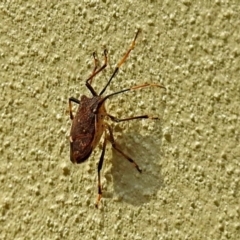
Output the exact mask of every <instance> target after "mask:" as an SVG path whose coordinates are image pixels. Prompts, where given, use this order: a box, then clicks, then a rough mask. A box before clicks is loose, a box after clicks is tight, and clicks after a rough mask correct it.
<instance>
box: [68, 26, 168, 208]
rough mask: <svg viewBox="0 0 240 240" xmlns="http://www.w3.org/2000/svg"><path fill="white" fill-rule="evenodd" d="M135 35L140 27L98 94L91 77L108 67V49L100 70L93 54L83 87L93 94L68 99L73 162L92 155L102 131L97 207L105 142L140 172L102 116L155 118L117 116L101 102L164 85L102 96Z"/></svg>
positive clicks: (112, 118)
mask: <svg viewBox="0 0 240 240" xmlns="http://www.w3.org/2000/svg"><path fill="white" fill-rule="evenodd" d="M138 34H139V30H138V31H137V33H136V35H135V38H134V40H133V41H132V43H131V45H130V47H129V49H128V51H127V52H126V53H125V55H124V56H123V58H122V59H121V60H120V61H119V63H118V64H117V67H116V68H115V70H114V72H113V74H112V75H111V77H110V79H109V80H108V82H107V84H106V85H105V87H104V88H103V89H102V91H101V92H100V93H99V94H97V92H96V91H95V90H94V89H93V87H92V86H91V83H92V80H93V78H94V77H95V76H96V75H97V74H98V73H100V72H101V71H102V70H103V69H104V68H105V67H106V66H107V60H108V58H107V50H105V51H104V59H105V61H104V64H103V66H102V67H100V68H99V69H98V66H97V65H98V64H97V63H98V60H97V58H96V54H95V53H93V57H94V62H95V67H94V69H93V72H92V74H91V76H90V77H89V78H88V79H87V80H86V87H87V88H88V89H89V90H90V92H91V93H92V97H87V96H85V95H83V96H82V97H81V99H80V100H79V99H77V98H74V97H71V98H69V112H70V118H71V119H72V127H71V132H70V159H71V161H72V162H73V163H82V162H84V161H86V160H87V159H88V158H89V156H90V155H91V153H92V151H93V150H94V148H95V147H96V146H97V144H98V143H99V141H100V139H101V137H102V135H103V134H104V142H103V149H102V153H101V156H100V160H99V163H98V198H97V202H96V207H98V204H99V201H100V199H101V197H102V188H101V178H100V171H101V169H102V165H103V160H104V155H105V149H106V144H107V141H109V142H110V143H111V144H112V147H113V148H114V149H115V150H116V151H118V152H119V153H120V154H121V155H122V156H123V157H125V158H126V159H127V160H128V161H129V162H131V163H132V164H133V165H134V166H135V168H136V169H137V170H138V171H139V172H141V169H140V168H139V166H138V165H137V163H136V162H135V161H134V160H133V159H132V158H131V157H129V156H128V155H127V154H125V153H124V152H123V151H122V150H121V149H120V148H119V146H118V145H117V144H116V142H115V140H114V137H113V132H112V129H111V127H110V126H109V125H108V124H107V122H105V118H106V117H108V118H110V119H111V120H112V121H114V122H123V121H130V120H134V119H143V118H150V119H158V117H150V116H148V115H141V116H135V117H129V118H123V119H118V118H116V117H114V116H112V115H110V114H109V113H107V111H106V109H105V105H104V103H105V101H106V100H107V99H109V98H110V97H112V96H114V95H117V94H121V93H124V92H128V91H133V90H137V89H140V88H144V87H149V86H152V87H161V88H165V87H164V86H162V85H158V84H152V83H146V84H143V85H138V86H133V87H130V88H127V89H123V90H120V91H118V92H114V93H111V94H109V95H106V96H103V93H104V92H105V90H106V89H107V87H108V86H109V84H110V83H111V81H112V79H113V78H114V76H115V75H116V74H117V72H118V70H119V68H120V67H121V65H122V64H123V63H124V62H125V61H126V59H127V57H128V55H129V53H130V52H131V51H132V50H133V49H134V46H135V42H136V39H137V36H138ZM72 102H75V103H77V104H79V106H78V109H77V112H76V115H75V116H73V113H72Z"/></svg>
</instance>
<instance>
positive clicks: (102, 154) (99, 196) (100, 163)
mask: <svg viewBox="0 0 240 240" xmlns="http://www.w3.org/2000/svg"><path fill="white" fill-rule="evenodd" d="M106 145H107V138H106V134H105V137H104V142H103V149H102V153H101V157H100V160H99V162H98V169H97V170H98V197H97V202H96V204H95V206H96V208H98V203H99V202H100V199H101V198H102V185H101V174H100V173H101V169H102V165H103V160H104V155H105V149H106Z"/></svg>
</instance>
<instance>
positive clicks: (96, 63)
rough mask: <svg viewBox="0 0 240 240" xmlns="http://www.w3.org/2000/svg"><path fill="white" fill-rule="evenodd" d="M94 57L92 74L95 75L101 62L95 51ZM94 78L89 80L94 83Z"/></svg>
mask: <svg viewBox="0 0 240 240" xmlns="http://www.w3.org/2000/svg"><path fill="white" fill-rule="evenodd" d="M93 59H94V69H93V72H92V74H91V75H93V74H94V73H95V72H96V71H97V68H98V64H99V61H98V58H97V54H96V52H94V53H93ZM92 80H93V78H91V79H90V80H89V82H90V84H92Z"/></svg>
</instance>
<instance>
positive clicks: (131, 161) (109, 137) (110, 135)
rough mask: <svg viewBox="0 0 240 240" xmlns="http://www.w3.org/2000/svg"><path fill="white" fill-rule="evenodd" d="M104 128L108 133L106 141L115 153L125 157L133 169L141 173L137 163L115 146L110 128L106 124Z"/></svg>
mask: <svg viewBox="0 0 240 240" xmlns="http://www.w3.org/2000/svg"><path fill="white" fill-rule="evenodd" d="M106 127H107V129H108V132H109V136H108V140H109V141H110V142H111V144H112V147H113V148H114V149H115V150H116V151H118V152H119V153H120V154H121V155H122V156H123V157H125V158H126V159H127V160H128V161H129V162H130V163H132V164H133V165H134V167H135V168H136V169H137V170H138V171H139V172H140V173H141V172H142V170H141V169H140V168H139V166H138V165H137V163H136V162H135V161H134V160H133V159H132V158H131V157H129V156H128V155H127V154H125V153H124V152H123V151H122V150H121V149H120V148H119V147H118V146H117V144H116V142H115V139H114V137H113V132H112V129H111V127H110V126H109V125H108V124H106Z"/></svg>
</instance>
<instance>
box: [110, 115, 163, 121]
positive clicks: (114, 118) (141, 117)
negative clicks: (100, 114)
mask: <svg viewBox="0 0 240 240" xmlns="http://www.w3.org/2000/svg"><path fill="white" fill-rule="evenodd" d="M107 116H108V117H109V118H110V119H111V120H112V121H114V122H124V121H131V120H134V119H143V118H150V119H153V120H158V119H159V118H158V117H151V116H149V115H141V116H135V117H129V118H122V119H120V118H116V117H114V116H112V115H110V114H107Z"/></svg>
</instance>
